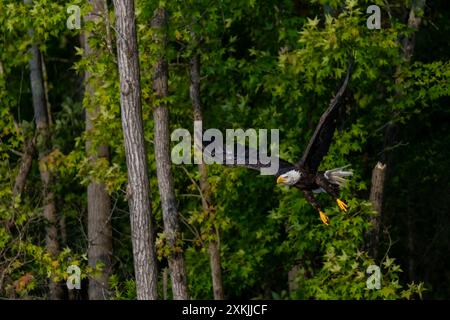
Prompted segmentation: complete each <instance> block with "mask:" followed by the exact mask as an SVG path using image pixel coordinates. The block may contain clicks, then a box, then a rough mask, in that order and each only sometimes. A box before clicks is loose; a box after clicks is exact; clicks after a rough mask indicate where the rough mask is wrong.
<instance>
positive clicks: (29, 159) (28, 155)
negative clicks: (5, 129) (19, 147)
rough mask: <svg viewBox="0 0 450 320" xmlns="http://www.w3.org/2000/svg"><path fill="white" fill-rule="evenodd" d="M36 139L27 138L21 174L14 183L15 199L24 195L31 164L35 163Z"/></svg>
mask: <svg viewBox="0 0 450 320" xmlns="http://www.w3.org/2000/svg"><path fill="white" fill-rule="evenodd" d="M34 144H35V141H34V138H25V142H24V147H23V153H22V156H21V158H20V166H19V172H18V173H17V176H16V179H15V181H14V188H13V197H14V198H15V197H19V196H20V195H21V194H22V191H23V188H24V187H25V182H26V179H27V176H28V172H30V169H31V164H32V163H33V154H34V150H35V146H34Z"/></svg>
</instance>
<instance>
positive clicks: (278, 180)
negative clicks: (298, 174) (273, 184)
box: [277, 176, 285, 184]
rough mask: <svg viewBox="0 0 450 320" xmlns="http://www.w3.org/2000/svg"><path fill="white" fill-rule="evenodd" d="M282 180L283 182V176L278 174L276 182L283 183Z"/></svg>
mask: <svg viewBox="0 0 450 320" xmlns="http://www.w3.org/2000/svg"><path fill="white" fill-rule="evenodd" d="M284 182H285V180H284V178H283V177H282V176H279V177H278V178H277V184H280V183H284Z"/></svg>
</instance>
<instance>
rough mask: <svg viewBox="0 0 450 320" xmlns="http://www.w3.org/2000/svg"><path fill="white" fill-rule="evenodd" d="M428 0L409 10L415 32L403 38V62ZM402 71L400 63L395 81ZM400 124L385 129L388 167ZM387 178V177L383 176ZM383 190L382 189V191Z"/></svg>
mask: <svg viewBox="0 0 450 320" xmlns="http://www.w3.org/2000/svg"><path fill="white" fill-rule="evenodd" d="M425 3H426V0H415V1H412V6H411V9H410V12H409V17H408V27H409V28H411V29H413V30H414V31H415V32H413V33H412V34H411V35H410V36H409V37H406V38H404V39H402V40H401V45H402V53H403V60H404V61H403V63H405V64H408V63H409V62H410V61H411V58H412V56H413V53H414V47H415V33H416V32H417V31H418V30H419V27H420V23H421V20H422V19H421V17H420V15H421V14H420V13H421V12H422V11H423V9H424V8H425ZM401 73H402V66H401V65H399V66H398V67H397V70H396V75H395V83H399V82H401ZM398 94H400V92H397V95H398ZM394 117H395V114H394V115H393V118H394ZM398 131H399V128H398V125H397V123H395V122H390V123H389V124H388V125H387V127H386V130H385V134H384V151H383V153H382V156H381V162H382V163H384V164H385V165H386V166H387V167H388V169H389V170H390V168H392V165H391V158H392V157H391V154H392V152H391V149H392V147H393V146H394V145H395V144H396V143H397V137H398ZM389 170H385V171H386V172H385V173H384V176H385V177H386V175H387V174H388V173H389V172H388V171H389ZM383 179H385V178H383ZM382 192H383V191H381V193H382Z"/></svg>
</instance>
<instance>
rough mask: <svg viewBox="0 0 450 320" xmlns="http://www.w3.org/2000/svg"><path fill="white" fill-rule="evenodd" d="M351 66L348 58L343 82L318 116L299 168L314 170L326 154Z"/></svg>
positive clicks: (351, 62)
mask: <svg viewBox="0 0 450 320" xmlns="http://www.w3.org/2000/svg"><path fill="white" fill-rule="evenodd" d="M352 67H353V58H351V59H350V63H349V66H348V69H347V74H346V76H345V79H344V83H343V84H342V86H341V88H340V89H339V91H338V92H337V93H336V95H335V96H334V98H333V99H332V100H331V103H330V106H329V107H328V109H327V110H326V111H325V112H324V114H323V115H322V116H321V117H320V121H319V124H318V125H317V127H316V130H315V131H314V134H313V136H312V138H311V140H309V144H308V147H307V148H306V150H305V152H304V153H303V157H302V158H301V160H300V161H299V162H298V163H297V166H298V167H299V168H303V169H306V170H307V171H309V172H316V171H317V169H318V168H319V165H320V162H321V161H322V159H323V157H324V156H325V155H326V154H327V152H328V149H329V147H330V144H331V140H332V139H333V134H334V130H335V129H336V125H337V118H338V115H339V107H340V106H341V104H342V97H343V95H344V92H345V89H346V88H347V84H348V81H349V79H350V75H351V72H352Z"/></svg>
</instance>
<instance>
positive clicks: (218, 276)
mask: <svg viewBox="0 0 450 320" xmlns="http://www.w3.org/2000/svg"><path fill="white" fill-rule="evenodd" d="M190 78H191V85H190V97H191V101H192V106H193V109H194V121H203V115H202V106H201V103H200V59H199V57H198V55H195V56H194V57H193V58H192V59H191V63H190ZM198 170H199V172H200V191H201V193H202V208H203V210H204V211H205V212H208V215H209V216H210V218H212V219H214V215H215V211H214V209H213V208H212V207H211V199H210V188H209V184H208V169H207V167H206V164H205V163H203V162H202V163H199V164H198ZM210 232H211V234H212V235H213V237H214V239H215V240H211V241H210V242H209V244H208V253H209V261H210V265H211V277H212V284H213V294H214V299H215V300H223V299H224V293H223V285H222V271H221V269H220V265H221V262H220V245H219V242H218V239H217V238H218V232H217V230H216V229H215V228H214V227H212V228H211V230H210Z"/></svg>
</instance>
